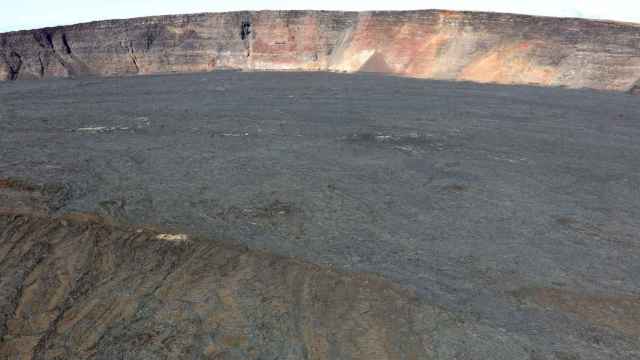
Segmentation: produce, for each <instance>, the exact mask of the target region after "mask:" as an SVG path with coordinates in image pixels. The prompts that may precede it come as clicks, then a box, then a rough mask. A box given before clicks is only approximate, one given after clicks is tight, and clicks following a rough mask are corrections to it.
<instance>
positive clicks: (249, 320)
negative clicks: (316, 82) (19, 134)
mask: <svg viewBox="0 0 640 360" xmlns="http://www.w3.org/2000/svg"><path fill="white" fill-rule="evenodd" d="M56 189H58V187H56V186H53V187H51V186H38V185H31V184H29V183H27V182H24V181H19V180H11V179H9V180H2V181H0V199H1V200H2V201H3V204H4V205H5V206H6V207H4V208H0V358H3V359H166V358H171V359H187V358H188V359H230V360H231V359H440V358H452V356H459V355H461V354H462V355H464V356H474V358H475V357H476V356H477V357H478V358H487V357H489V356H490V357H492V358H495V359H522V360H526V359H529V356H530V354H532V352H535V350H534V349H532V348H530V347H528V342H527V341H526V340H525V339H521V338H518V337H516V336H506V335H504V334H502V333H500V331H499V330H498V329H494V328H491V327H489V326H486V325H481V324H479V323H469V322H465V321H464V320H462V319H461V318H460V317H458V316H456V315H454V314H452V313H449V312H447V311H446V310H444V309H443V308H441V307H438V306H435V305H432V304H429V303H427V302H424V301H421V300H419V299H418V297H417V296H416V295H415V294H414V293H413V292H412V291H411V290H407V289H403V288H402V287H400V286H398V285H395V284H393V283H391V282H388V281H386V280H384V279H381V278H380V277H378V276H373V275H368V274H349V273H343V272H339V271H336V270H334V269H332V268H330V267H326V266H319V265H313V264H309V263H305V262H303V261H300V260H296V259H293V258H286V257H281V256H275V255H272V254H269V253H266V252H261V251H253V250H248V249H247V248H245V247H241V246H237V245H231V244H226V243H222V242H217V241H208V240H199V239H193V238H190V237H188V236H187V235H184V234H168V233H161V232H159V230H158V229H157V228H151V227H129V226H126V225H122V224H120V225H117V226H116V225H114V223H113V221H112V220H113V219H110V218H109V217H102V216H98V215H96V214H88V213H84V214H83V213H73V214H65V215H63V216H59V217H54V216H52V215H51V211H52V210H53V209H54V208H55V207H52V206H51V202H50V198H51V197H52V195H55V194H56V193H57V192H58V191H56ZM465 358H466V357H465Z"/></svg>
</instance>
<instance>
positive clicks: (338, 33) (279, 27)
mask: <svg viewBox="0 0 640 360" xmlns="http://www.w3.org/2000/svg"><path fill="white" fill-rule="evenodd" d="M224 68H234V69H246V70H314V71H320V70H323V71H347V72H354V71H361V70H362V71H374V72H384V73H391V74H397V75H402V76H410V77H420V78H432V79H447V80H468V81H477V82H495V83H502V84H537V85H544V86H567V87H574V88H580V87H587V88H595V89H607V90H619V91H627V90H630V89H631V88H632V87H633V85H634V84H635V83H636V82H637V81H638V79H640V26H638V25H634V24H625V23H616V22H606V21H591V20H581V19H560V18H546V17H534V16H523V15H510V14H497V13H476V12H451V11H436V10H425V11H406V12H363V13H355V12H326V11H260V12H234V13H212V14H193V15H176V16H161V17H149V18H137V19H128V20H111V21H101V22H93V23H86V24H78V25H72V26H64V27H55V28H46V29H39V30H31V31H19V32H12V33H5V34H0V77H1V78H3V79H8V80H16V79H38V78H49V77H65V76H77V75H100V76H109V75H127V74H156V73H167V72H200V71H211V70H215V69H224Z"/></svg>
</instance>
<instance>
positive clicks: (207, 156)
mask: <svg viewBox="0 0 640 360" xmlns="http://www.w3.org/2000/svg"><path fill="white" fill-rule="evenodd" d="M0 178H13V179H24V180H28V181H31V182H35V183H39V184H50V185H49V186H56V187H57V188H59V189H64V191H63V196H59V197H58V198H57V199H56V201H55V204H54V208H55V209H56V210H57V212H58V213H60V214H62V213H67V212H72V211H82V212H92V211H93V212H97V213H99V214H101V215H104V216H109V217H111V218H112V219H113V220H114V221H116V222H123V223H133V224H150V225H158V226H162V227H164V228H168V229H172V230H176V231H180V232H185V233H190V234H195V235H199V236H202V237H206V238H211V239H223V240H228V241H235V242H238V243H242V244H245V245H248V246H249V247H251V248H258V249H266V250H269V251H272V252H274V253H276V254H280V255H286V256H294V257H300V258H304V259H306V260H308V261H310V262H314V263H320V264H325V265H327V264H329V265H332V266H335V267H336V268H338V269H340V270H347V271H357V272H372V273H377V274H380V275H382V276H383V277H385V278H386V279H389V280H391V281H393V282H395V283H398V284H400V285H402V286H404V287H407V288H413V289H415V290H416V291H417V293H418V294H419V296H420V297H421V298H422V299H424V300H425V301H429V302H432V303H435V304H437V305H441V306H443V307H444V308H446V309H447V310H450V311H452V312H454V313H457V314H459V316H460V317H461V318H463V319H468V320H469V321H474V322H480V323H485V324H488V325H490V326H491V327H493V328H496V329H500V331H504V332H505V333H508V334H513V335H517V336H518V337H523V338H526V339H529V340H530V341H531V343H532V344H533V345H535V346H536V347H537V348H541V349H546V350H545V353H546V354H554V356H555V357H556V358H558V359H583V358H584V359H599V358H601V359H609V358H621V359H623V358H624V359H633V358H638V357H640V340H638V339H639V338H640V235H639V234H640V185H639V184H640V98H638V97H637V96H635V97H634V96H632V95H628V94H620V93H605V92H595V91H577V90H566V89H549V88H534V87H506V86H494V85H477V84H470V83H451V82H438V81H426V80H415V79H403V78H397V77H384V76H377V75H342V74H327V73H242V72H214V73H209V74H193V75H165V76H149V77H129V78H108V79H79V80H55V81H37V82H36V81H34V82H30V81H23V82H11V83H9V82H5V83H0ZM51 184H54V185H51ZM0 201H2V199H1V198H0ZM1 207H2V205H1V204H0V208H1ZM533 345H532V346H533ZM532 354H533V353H532ZM532 356H534V355H532ZM536 356H537V355H536ZM542 358H544V357H542ZM532 359H536V360H537V359H538V358H535V357H532Z"/></svg>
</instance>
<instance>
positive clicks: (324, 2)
mask: <svg viewBox="0 0 640 360" xmlns="http://www.w3.org/2000/svg"><path fill="white" fill-rule="evenodd" d="M1 1H2V2H5V1H6V2H7V4H4V6H2V11H0V32H3V31H12V30H21V29H32V28H38V27H44V26H54V25H67V24H73V23H78V22H86V21H92V20H103V19H114V18H128V17H137V16H147V15H163V14H181V13H194V12H207V11H231V10H263V9H319V10H411V9H434V8H435V9H451V10H482V11H500V12H513V13H523V14H533V15H547V16H569V17H587V18H598V19H610V20H619V21H631V22H638V23H640V0H535V1H530V0H529V1H524V0H522V1H514V0H455V1H454V0H432V1H419V0H367V1H357V0H355V1H354V0H351V1H345V0H315V1H313V2H311V1H309V2H304V1H287V0H271V1H260V0H244V1H238V0H233V1H231V0H219V1H212V0H58V1H51V0H21V1H20V0H19V1H9V0H1Z"/></svg>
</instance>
